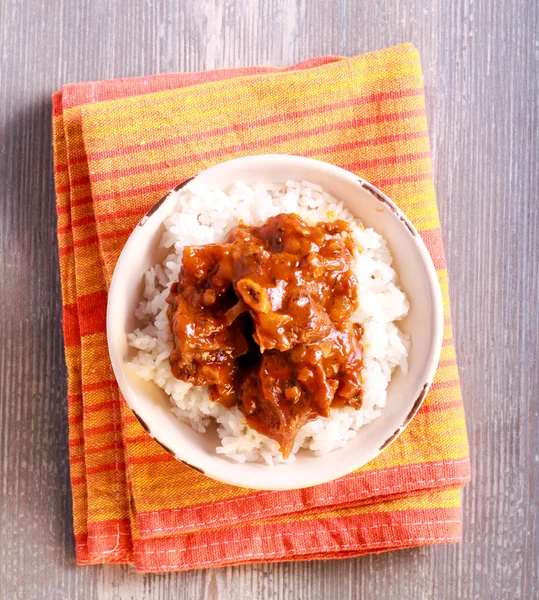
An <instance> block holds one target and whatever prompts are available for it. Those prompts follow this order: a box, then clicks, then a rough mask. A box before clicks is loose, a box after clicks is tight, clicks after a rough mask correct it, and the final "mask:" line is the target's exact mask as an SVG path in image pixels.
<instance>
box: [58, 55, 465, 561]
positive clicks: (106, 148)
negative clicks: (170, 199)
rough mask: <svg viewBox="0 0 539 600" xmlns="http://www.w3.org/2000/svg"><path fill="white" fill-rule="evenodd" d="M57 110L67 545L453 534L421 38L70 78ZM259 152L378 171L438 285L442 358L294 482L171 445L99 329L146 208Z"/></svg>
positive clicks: (319, 545)
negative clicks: (363, 434) (377, 47)
mask: <svg viewBox="0 0 539 600" xmlns="http://www.w3.org/2000/svg"><path fill="white" fill-rule="evenodd" d="M53 125H54V158H55V184H56V194H57V212H58V240H59V254H60V268H61V274H62V277H61V279H62V294H63V296H62V298H63V305H64V341H65V346H66V362H67V367H68V381H69V384H68V391H69V398H68V414H69V427H70V435H69V437H70V460H71V484H72V488H73V505H74V510H73V512H74V528H75V537H76V539H77V559H78V562H79V563H81V564H85V563H98V562H134V563H135V565H136V566H137V568H139V569H140V570H147V571H163V570H180V569H188V568H197V567H204V566H217V565H224V564H237V563H240V562H252V561H269V560H301V559H307V558H334V557H338V556H351V555H359V554H363V553H367V552H378V551H384V550H389V549H396V548H402V547H408V546H413V545H420V544H431V543H443V542H449V541H458V539H459V538H460V531H461V518H460V487H461V486H463V485H464V484H465V483H466V482H467V481H468V479H469V460H468V445H467V438H466V428H465V421H464V413H463V407H462V401H461V395H460V386H459V377H458V368H457V363H456V356H455V350H454V346H453V341H452V329H451V318H450V308H449V295H448V281H447V269H446V265H445V258H444V251H443V244H442V238H441V233H440V223H439V219H438V212H437V207H436V199H435V193H434V186H433V183H432V176H431V161H430V147H429V139H428V130H427V123H426V116H425V105H424V94H423V85H422V75H421V67H420V61H419V55H418V53H417V51H416V50H415V48H414V47H413V46H411V45H409V44H405V45H402V46H397V47H395V48H390V49H388V50H383V51H380V52H375V53H370V54H367V55H363V56H359V57H354V58H350V59H345V58H340V57H322V58H319V59H313V60H310V61H306V62H304V63H300V64H299V65H296V66H294V67H290V68H287V69H276V68H272V67H253V68H246V69H237V70H224V71H213V72H207V73H192V74H170V75H158V76H152V77H144V78H134V79H124V80H115V81H102V82H94V83H85V84H72V85H68V86H65V87H64V88H63V90H62V91H61V92H59V93H58V94H56V95H55V96H54V98H53ZM260 153H285V154H299V155H303V156H310V157H313V158H317V159H319V160H325V161H326V162H331V163H333V164H336V165H338V166H341V167H344V168H346V169H348V170H351V171H353V172H355V173H357V174H359V175H361V176H362V177H364V178H365V179H367V180H369V181H371V182H372V183H373V184H374V185H376V186H378V187H380V188H381V189H383V190H384V191H385V192H386V193H387V194H388V195H389V196H390V197H391V198H392V199H393V200H394V201H395V202H396V203H397V204H398V205H399V206H400V207H401V208H402V209H403V210H404V211H405V212H406V213H407V215H408V216H409V217H410V218H411V220H412V221H413V222H414V224H415V226H416V228H417V229H418V230H419V232H420V234H421V236H422V238H423V240H424V241H425V243H426V245H427V248H428V249H429V252H430V253H431V256H432V258H433V261H434V264H435V266H436V268H437V273H438V277H439V280H440V284H441V288H442V294H443V298H444V310H445V326H444V344H443V348H442V356H441V359H440V365H439V368H438V371H437V373H436V377H435V380H434V383H433V386H432V388H431V391H430V392H429V394H428V396H427V398H426V399H425V402H424V404H423V406H422V408H421V410H420V411H419V413H418V414H417V416H416V418H415V419H414V420H413V422H412V423H411V424H410V426H409V427H408V429H407V430H406V431H405V433H404V434H403V435H402V436H401V437H400V438H399V439H398V440H397V441H396V442H395V443H394V444H393V445H392V446H390V447H389V448H388V450H386V451H385V452H383V453H382V454H381V455H380V456H379V457H378V458H377V459H375V460H374V461H372V462H371V463H369V464H368V465H366V466H365V467H364V468H363V469H360V470H358V471H357V472H355V473H352V474H350V475H348V476H346V477H344V478H341V479H339V480H337V481H334V482H331V483H328V484H324V485H321V486H316V487H313V488H308V489H306V490H296V491H291V492H255V491H253V490H246V489H241V488H235V487H232V486H228V485H225V484H221V483H219V482H215V481H212V480H209V479H208V478H206V477H204V476H203V475H201V474H200V473H197V472H196V471H194V470H192V469H190V468H189V467H187V466H186V465H184V464H183V463H180V462H178V461H176V460H174V459H173V458H172V457H171V456H170V455H169V454H167V453H166V452H165V451H164V450H163V449H162V448H161V447H160V446H159V445H158V444H157V443H156V442H155V441H154V440H153V439H152V438H150V437H149V436H148V435H147V433H146V432H145V431H144V429H143V428H142V426H141V425H140V423H139V422H138V421H137V420H136V418H135V417H134V416H133V414H132V413H131V411H130V409H129V408H128V407H127V405H126V404H125V402H124V401H123V399H122V398H121V396H120V394H119V390H118V387H117V385H116V382H115V381H114V377H113V374H112V370H111V367H110V362H109V359H108V353H107V346H106V333H105V314H106V298H107V289H108V285H109V283H110V278H111V276H112V273H113V270H114V266H115V263H116V260H117V258H118V256H119V254H120V252H121V249H122V247H123V245H124V243H125V241H126V239H127V238H128V236H129V234H130V232H131V231H132V229H133V227H134V226H135V225H136V223H137V222H138V221H139V220H140V218H141V217H142V215H143V214H144V213H145V212H146V211H147V210H148V209H149V208H150V207H151V206H153V204H154V203H155V202H157V200H159V198H160V197H162V196H163V195H164V193H166V192H167V191H168V190H169V189H170V188H172V187H173V186H174V185H176V184H177V183H178V182H180V181H182V180H184V179H186V178H188V177H190V176H192V175H194V174H196V173H197V172H199V171H200V170H202V169H204V168H207V167H208V166H211V165H213V164H216V163H217V162H221V161H223V160H227V159H230V158H235V157H238V156H245V155H248V154H260Z"/></svg>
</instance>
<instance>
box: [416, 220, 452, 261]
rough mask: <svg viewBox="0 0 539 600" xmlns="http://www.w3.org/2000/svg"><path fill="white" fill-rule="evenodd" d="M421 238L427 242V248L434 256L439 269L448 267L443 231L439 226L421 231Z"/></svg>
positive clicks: (433, 258)
mask: <svg viewBox="0 0 539 600" xmlns="http://www.w3.org/2000/svg"><path fill="white" fill-rule="evenodd" d="M419 235H420V236H421V239H422V240H423V242H424V243H425V246H426V247H427V250H428V251H429V254H430V256H431V258H432V262H433V263H434V266H435V268H436V269H437V270H441V269H447V263H446V261H445V252H444V242H443V239H442V232H441V230H440V228H439V227H437V228H435V229H423V230H422V231H420V232H419Z"/></svg>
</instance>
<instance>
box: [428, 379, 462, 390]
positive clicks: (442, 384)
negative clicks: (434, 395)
mask: <svg viewBox="0 0 539 600" xmlns="http://www.w3.org/2000/svg"><path fill="white" fill-rule="evenodd" d="M459 385H460V381H459V380H458V379H453V380H452V381H433V382H432V385H431V389H433V390H443V389H446V388H453V387H458V386H459Z"/></svg>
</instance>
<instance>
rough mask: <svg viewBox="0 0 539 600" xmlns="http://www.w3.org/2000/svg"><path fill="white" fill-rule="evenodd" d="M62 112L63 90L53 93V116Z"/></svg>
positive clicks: (57, 115)
mask: <svg viewBox="0 0 539 600" xmlns="http://www.w3.org/2000/svg"><path fill="white" fill-rule="evenodd" d="M62 112H63V110H62V92H55V93H54V94H53V95H52V116H53V117H59V116H60V115H61V114H62Z"/></svg>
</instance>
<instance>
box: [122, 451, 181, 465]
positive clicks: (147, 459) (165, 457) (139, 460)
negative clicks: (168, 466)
mask: <svg viewBox="0 0 539 600" xmlns="http://www.w3.org/2000/svg"><path fill="white" fill-rule="evenodd" d="M175 460H176V459H175V458H174V457H173V456H172V455H170V454H169V453H168V452H163V454H153V455H151V456H134V457H132V458H130V459H129V461H128V462H129V464H132V465H150V464H155V463H162V462H174V461H175Z"/></svg>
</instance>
